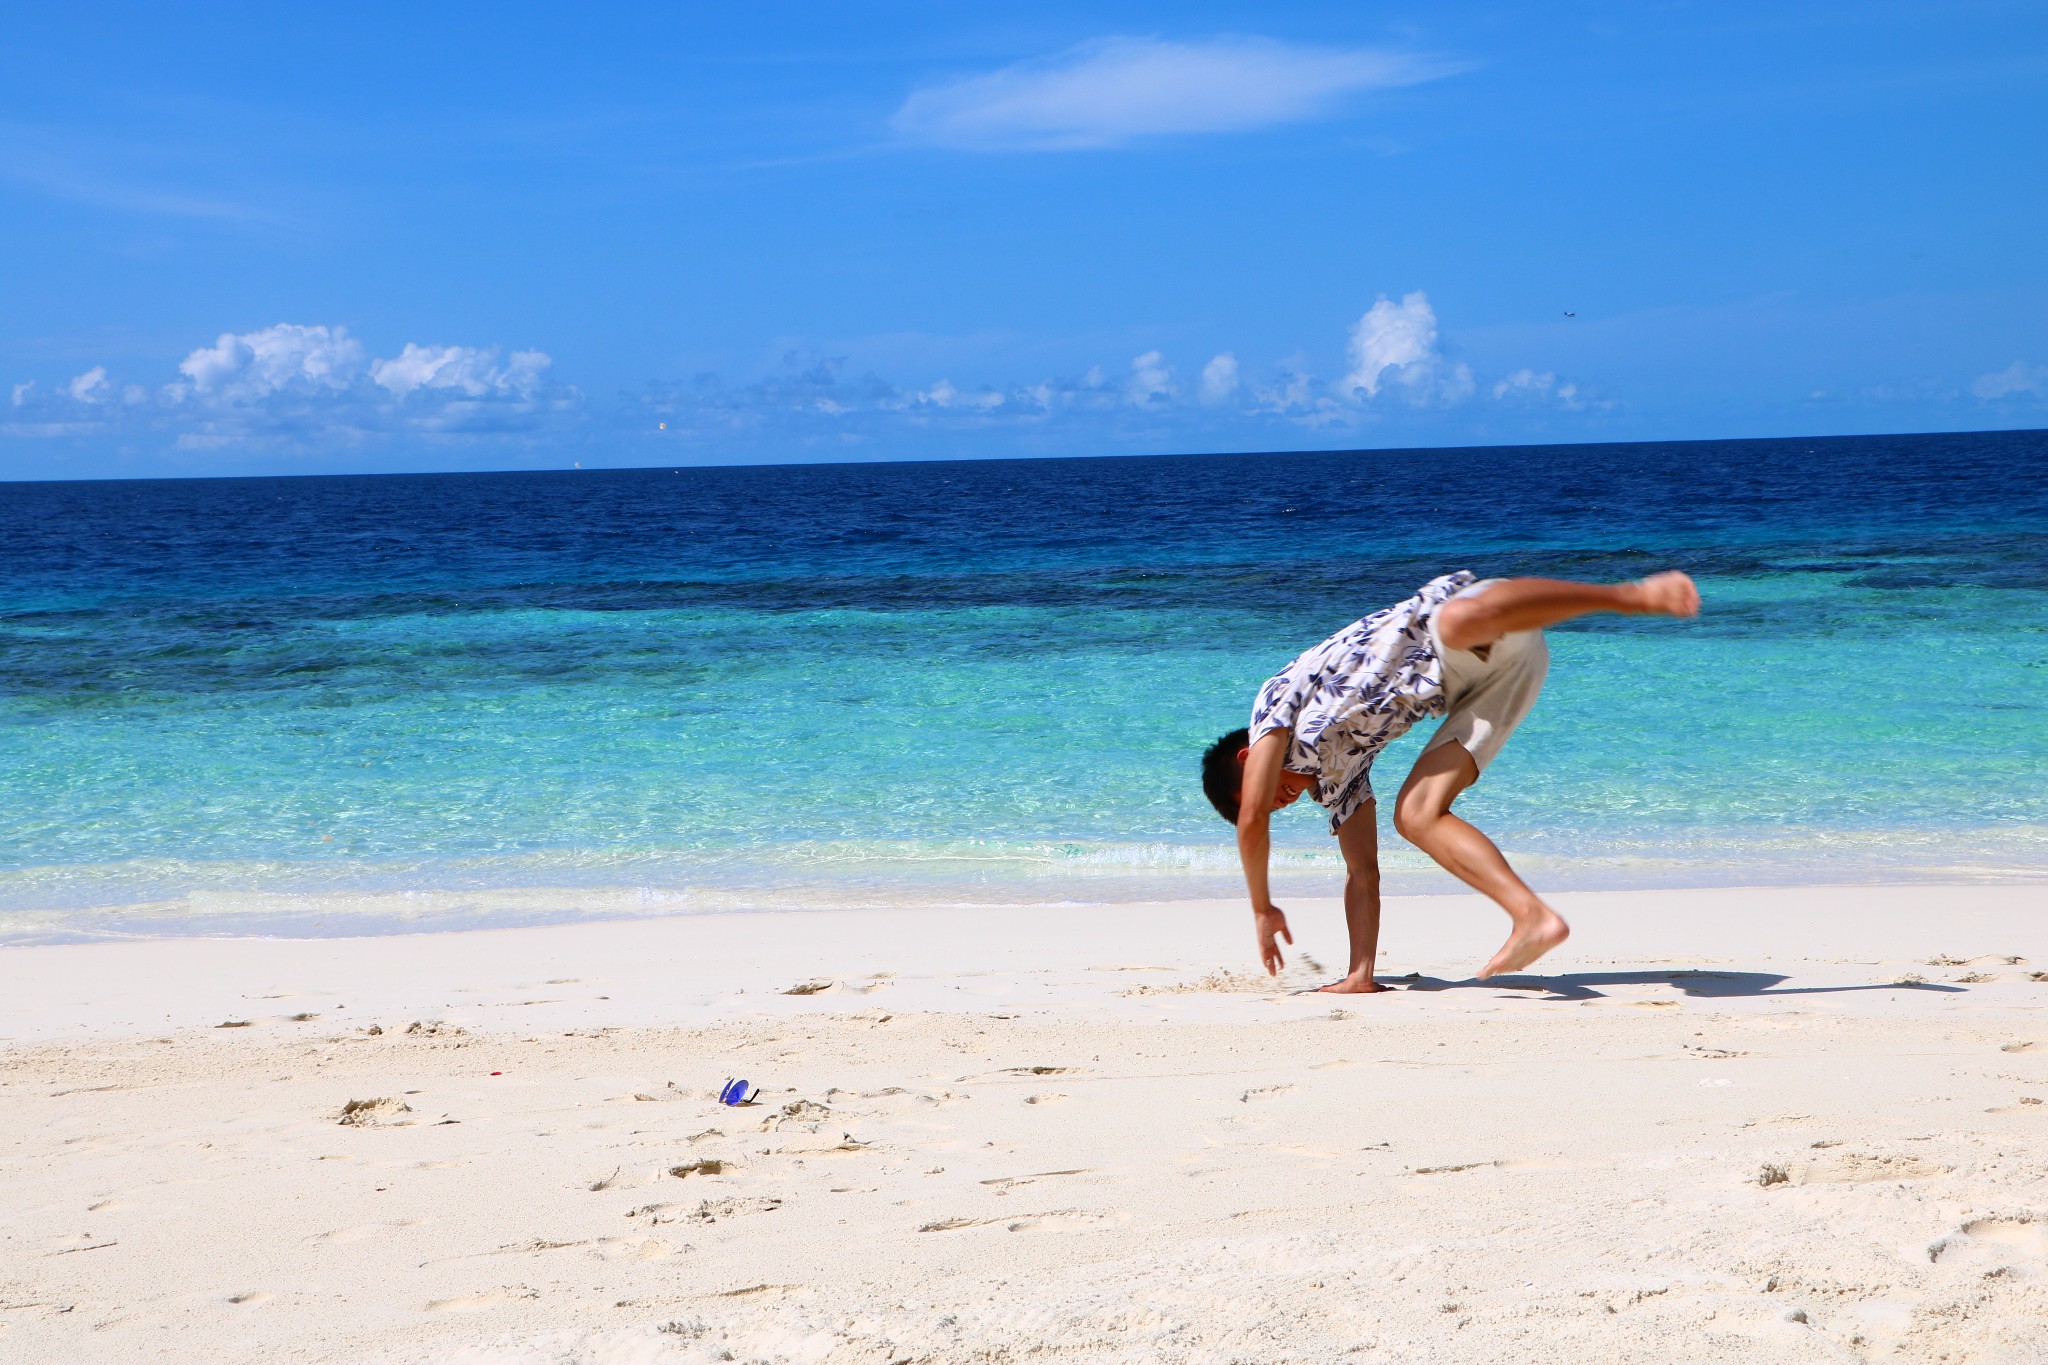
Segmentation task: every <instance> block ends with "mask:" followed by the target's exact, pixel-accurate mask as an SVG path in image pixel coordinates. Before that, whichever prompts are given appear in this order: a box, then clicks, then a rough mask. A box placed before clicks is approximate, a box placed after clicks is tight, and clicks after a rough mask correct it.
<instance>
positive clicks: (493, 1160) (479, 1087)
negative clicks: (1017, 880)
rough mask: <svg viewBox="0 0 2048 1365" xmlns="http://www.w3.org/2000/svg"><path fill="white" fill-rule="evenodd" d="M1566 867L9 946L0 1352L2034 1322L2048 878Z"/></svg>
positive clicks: (1106, 1340)
mask: <svg viewBox="0 0 2048 1365" xmlns="http://www.w3.org/2000/svg"><path fill="white" fill-rule="evenodd" d="M1558 903H1559V904H1560V906H1561V907H1562V908H1563V909H1565V911H1566V913H1567V914H1568V915H1570V916H1571V917H1572V919H1573V921H1574V924H1575V927H1576V929H1577V935H1576V936H1575V937H1574V939H1573V940H1572V942H1571V943H1569V944H1568V945H1566V948H1565V950H1564V951H1562V952H1560V953H1559V954H1557V955H1555V956H1554V957H1553V958H1552V959H1551V960H1549V961H1547V962H1545V963H1544V964H1542V967H1543V970H1544V972H1545V973H1546V975H1545V976H1542V977H1536V976H1531V977H1525V978H1517V979H1516V980H1515V981H1512V982H1509V983H1505V984H1501V983H1488V984H1479V983H1474V982H1472V981H1470V980H1469V972H1470V970H1471V968H1472V966H1473V965H1474V964H1476V963H1478V962H1481V961H1483V960H1484V959H1485V957H1486V956H1487V955H1488V953H1490V952H1491V951H1492V949H1493V947H1494V946H1495V944H1496V942H1497V940H1498V939H1499V938H1500V936H1501V934H1502V932H1503V930H1504V921H1503V920H1502V918H1501V917H1500V916H1499V915H1498V913H1497V912H1494V911H1492V910H1491V909H1489V908H1487V907H1486V906H1484V905H1483V904H1481V903H1479V902H1477V901H1476V900H1471V899H1466V898H1449V897H1445V898H1415V899H1410V900H1403V901H1395V902H1392V903H1390V904H1389V906H1388V925H1389V927H1388V932H1387V941H1388V952H1387V955H1386V957H1385V958H1384V959H1383V962H1382V968H1383V973H1384V974H1385V975H1386V976H1390V977H1391V976H1397V975H1400V974H1404V973H1408V972H1417V973H1420V977H1419V979H1417V980H1415V981H1412V982H1409V983H1407V988H1406V989H1404V990H1402V991H1401V992H1399V993H1396V994H1390V995H1383V996H1378V997H1371V998H1365V999H1344V1000H1337V999H1333V998H1330V997H1309V996H1287V995H1284V994H1279V993H1277V992H1275V991H1273V990H1272V989H1271V988H1270V987H1268V986H1266V985H1265V984H1263V983H1262V982H1260V981H1259V980H1257V979H1255V978H1251V977H1249V976H1248V975H1236V976H1230V975H1224V973H1226V972H1229V973H1239V974H1243V973H1247V972H1248V970H1249V969H1250V966H1251V960H1252V945H1251V935H1250V928H1249V922H1248V921H1249V916H1248V915H1246V914H1245V912H1244V911H1243V910H1242V909H1241V908H1240V907H1239V906H1237V905H1235V904H1208V903H1204V904H1192V905H1181V906H1115V907H1100V908H1085V909H1083V908H1061V909H1041V910H1017V911H986V912H981V911H976V912H966V911H931V912H923V911H920V912H909V911H905V912H900V913H889V914H872V913H862V914H842V915H824V914H787V915H748V916H742V915H730V916H704V917H697V918H686V919H670V920H660V921H643V922H637V923H616V924H600V925H579V926H574V927H565V928H557V929H526V930H516V931H508V932H503V933H473V934H452V935H423V936H417V937H408V938H385V939H356V940H329V941H314V942H266V941H250V940H233V941H183V942H179V941H169V942H151V943H131V944H112V945H96V946H90V947H77V948H70V947H61V948H57V947H52V948H26V949H13V950H0V1038H5V1039H6V1040H7V1041H5V1042H4V1043H0V1359H4V1360H6V1361H8V1362H10V1365H11V1362H16V1361H19V1362H25V1363H27V1362H46V1361H47V1362H57V1361H64V1362H70V1361H93V1362H123V1361H180V1362H183V1361H192V1362H208V1365H213V1363H215V1362H235V1361H266V1362H267V1361H283V1360H304V1361H321V1362H341V1361H349V1362H363V1361H379V1362H387V1361H388V1362H428V1361H437V1362H438V1361H448V1362H456V1361H459V1362H522V1363H523V1362H533V1363H534V1365H539V1363H540V1362H549V1363H550V1365H563V1363H567V1362H575V1363H577V1365H626V1363H627V1362H634V1363H636V1365H637V1363H638V1362H697V1361H717V1360H741V1361H748V1360H759V1361H806V1362H816V1361H850V1362H874V1363H875V1365H883V1362H926V1361H1024V1360H1071V1361H1077V1362H1078V1361H1089V1362H1094V1361H1132V1362H1137V1361H1214V1362H1226V1361H1244V1362H1261V1363H1263V1362H1282V1361H1335V1360H1358V1361H1411V1362H1430V1363H1431V1365H1437V1363H1439V1362H1466V1361H1469V1362H1475V1363H1477V1362H1485V1363H1486V1365H1497V1363H1498V1362H1504V1361H1518V1362H1519V1361H1559V1362H1566V1361H1569V1362H1590V1361H1640V1362H1646V1363H1647V1362H1657V1365H1667V1363H1668V1362H1675V1361H1726V1362H1731V1363H1732V1362H1742V1363H1743V1365H1751V1363H1753V1362H1761V1361H1770V1362H1778V1361H1787V1362H1791V1361H1808V1360H1811V1361H1848V1360H1862V1359H1873V1360H1874V1359H1888V1360H1913V1361H1920V1360H1927V1361H1933V1360H1941V1359H1946V1360H1950V1361H1956V1362H1962V1361H1974V1362H2038V1361H2041V1360H2044V1359H2048V1103H2043V1101H2048V980H2036V979H2034V973H2037V972H2042V971H2043V970H2044V969H2048V913H2044V912H2048V890H2044V889H2042V888H2040V887H2034V886H2003V887H1998V886H1984V887H1957V888H1928V887H1914V888H1910V889H1890V890H1885V889H1862V888H1859V889H1833V890H1830V889H1820V890H1811V889H1809V890H1769V891H1714V892H1658V893H1634V894H1614V895H1581V896H1563V897H1559V898H1558ZM1290 910H1291V912H1292V915H1293V918H1294V922H1295V927H1296V930H1297V936H1298V938H1299V939H1300V940H1301V947H1302V948H1303V949H1305V950H1306V951H1307V952H1308V953H1309V954H1311V955H1312V956H1314V957H1316V958H1320V959H1321V960H1322V961H1323V962H1325V963H1335V962H1337V961H1339V960H1340V959H1341V956H1342V930H1341V927H1340V924H1339V919H1338V915H1337V911H1336V909H1335V907H1334V906H1333V905H1330V904H1327V903H1323V904H1311V903H1301V904H1299V905H1296V906H1291V907H1290ZM2016 958H2017V959H2030V961H2013V960H2011V959H2016ZM1909 977H1917V978H1921V979H1923V980H1922V981H1920V982H1917V983H1916V982H1914V981H1912V980H1910V979H1909ZM813 979H816V980H820V981H829V982H832V983H835V984H832V985H830V986H829V987H828V988H826V989H824V990H821V991H818V992H816V993H813V994H807V995H800V996H792V995H784V994H780V993H779V992H780V991H782V990H784V989H786V988H788V987H790V986H793V985H795V984H797V983H799V982H804V981H809V980H813ZM1902 981H1903V982H1905V984H1895V983H1900V982H1902ZM1289 984H1292V982H1290V983H1289ZM295 1016H307V1017H295ZM231 1020H232V1021H248V1024H247V1026H246V1027H236V1028H217V1027H215V1026H216V1025H219V1024H222V1023H224V1022H227V1021H231ZM416 1022H417V1023H419V1024H420V1025H422V1027H421V1028H420V1029H419V1030H418V1031H411V1026H412V1025H413V1024H414V1023H416ZM373 1025H374V1026H376V1027H378V1028H380V1029H381V1030H382V1032H381V1033H377V1034H371V1033H370V1032H368V1029H369V1028H370V1027H371V1026H373ZM735 1074H744V1075H745V1076H747V1077H748V1078H750V1079H752V1080H753V1081H755V1082H758V1083H759V1084H760V1085H761V1086H762V1087H763V1093H762V1097H761V1101H760V1103H759V1104H758V1105H756V1106H752V1107H748V1108H743V1109H737V1110H728V1109H722V1108H720V1107H719V1106H718V1105H717V1104H716V1103H715V1102H714V1101H713V1100H712V1099H711V1092H712V1091H713V1090H714V1089H715V1088H716V1087H717V1085H718V1083H719V1082H720V1080H722V1079H723V1078H724V1077H726V1076H727V1075H735ZM352 1100H356V1101H375V1100H384V1101H389V1103H385V1104H380V1105H373V1106H370V1107H369V1108H368V1109H366V1110H364V1111H363V1112H362V1115H361V1117H362V1119H363V1121H362V1122H359V1123H354V1124H348V1125H344V1124H342V1123H341V1122H339V1121H338V1119H339V1118H340V1116H341V1115H342V1113H343V1109H344V1106H345V1105H347V1104H348V1102H350V1101H352ZM707 1160H708V1161H712V1162H716V1163H718V1166H717V1169H716V1170H715V1171H706V1170H703V1169H698V1170H695V1171H692V1172H691V1173H688V1174H676V1173H675V1172H677V1171H686V1170H689V1168H691V1167H692V1166H694V1165H695V1164H696V1163H700V1162H704V1161H707ZM1767 1171H1768V1172H1769V1175H1768V1176H1766V1172H1767ZM1766 1179H1768V1180H1769V1182H1770V1183H1768V1184H1767V1183H1765V1180H1766Z"/></svg>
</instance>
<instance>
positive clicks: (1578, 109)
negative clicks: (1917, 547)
mask: <svg viewBox="0 0 2048 1365" xmlns="http://www.w3.org/2000/svg"><path fill="white" fill-rule="evenodd" d="M8 27H9V37H8V41H7V43H6V45H5V48H4V50H0V75H4V79H0V206H4V212H0V252H4V256H0V259H4V260H5V261H6V266H5V268H4V272H0V280H4V290H0V304H4V306H0V386H4V389H0V400H6V403H7V405H6V406H5V407H4V408H0V478H52V477H57V478H63V477H96V476H106V475H121V476H137V475H159V474H244V473H249V474H253V473H277V472H297V471H303V472H332V471H342V470H395V469H464V468H520V467H561V466H564V465H567V464H570V463H572V462H578V461H580V462H582V463H583V464H585V465H586V466H592V467H594V466H598V465H608V464H624V465H646V464H662V463H670V464H685V463H706V462H723V461H757V460H822V459H893V458H930V457H936V456H969V457H978V456H1009V455H1035V454H1060V455H1089V454H1113V453H1135V452H1157V451H1179V450H1286V449H1307V448H1331V447H1346V448H1348V447H1398V446H1408V445H1446V444H1468V443H1501V442H1522V441H1571V440H1626V439H1657V438H1680V437H1714V436H1746V435H1778V434H1803V433H1834V432H1845V433H1846V432H1862V431H1906V430H1935V429H1944V430H1945V429H1968V428H1980V427H2015V426H2044V425H2048V250H2044V244H2048V174H2044V172H2048V8H2044V7H2043V6H2041V5H2040V4H2039V3H1971V2H1970V0H1943V3H1913V4H1907V3H1889V2H1888V0H1860V2H1859V3H1812V2H1809V0H1776V2H1775V3H1755V4H1749V3H1715V4H1705V3H1702V4H1655V3H1643V2H1642V0H1634V2H1633V3H1559V4H1549V5H1530V4H1526V3H1523V4H1510V3H1500V4H1484V3H1469V4H1436V5H1426V6H1425V5H1406V6H1396V5H1385V4H1372V3H1357V0H1351V2H1350V3H1341V4H1269V5H1261V6H1247V5H1242V4H1239V5H1230V6H1226V5H1217V4H1204V3H1198V2H1192V0H1182V3H1176V4H1172V5H1165V4H1159V5H1146V4H1116V3H1103V2H1101V0H1097V2H1096V3H1090V4H1085V5H1082V4H1063V3H1055V2H1051V0H1038V3H1033V4H1029V5H1007V4H994V3H991V4H983V5H976V6H959V5H951V4H947V5H940V4H896V5H859V4H781V5H765V6H759V7H744V6H738V7H736V6H713V5H694V4H693V5H680V4H677V5H652V4H647V5H608V6H564V5H558V4H550V5H538V4H517V3H499V4H492V5H480V4H479V5H462V4H450V5H444V6H433V7H421V6H397V5H359V6H353V7H349V8H348V9H346V10H345V11H342V10H334V9H332V8H330V7H308V6H279V5H268V4H266V5H235V4H213V5H208V6H203V7H202V6H163V5H132V6H131V5H110V4H92V3H74V4H67V5H38V6H16V7H12V9H11V11H10V16H9V21H8Z"/></svg>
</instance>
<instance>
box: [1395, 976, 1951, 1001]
mask: <svg viewBox="0 0 2048 1365" xmlns="http://www.w3.org/2000/svg"><path fill="white" fill-rule="evenodd" d="M1789 980H1791V978H1790V977H1786V976H1780V975H1777V974H1776V973H1773V972H1708V971H1672V972H1565V973H1562V974H1561V975H1558V976H1530V975H1527V974H1522V975H1517V976H1496V977H1489V978H1488V979H1487V980H1485V981H1481V980H1479V979H1478V978H1477V977H1467V978H1466V979H1465V980H1463V981H1446V980H1444V979H1443V978H1442V977H1437V976H1423V975H1421V974H1420V973H1410V974H1409V975H1407V976H1396V977H1383V978H1381V981H1382V984H1385V985H1390V986H1396V987H1399V988H1401V989H1403V990H1411V991H1461V990H1466V991H1468V990H1488V991H1492V990H1509V991H1542V992H1545V994H1544V995H1543V996H1541V997H1540V998H1542V999H1546V1000H1599V999H1604V998H1605V997H1606V994H1607V992H1605V991H1603V990H1601V989H1600V987H1602V986H1676V987H1677V988H1678V989H1679V990H1680V991H1681V992H1683V993H1684V994H1686V995H1690V996H1695V997H1705V998H1708V999H1716V998H1722V997H1727V996H1737V995H1833V994H1836V993H1838V992H1842V991H1940V992H1943V993H1945V994H1955V993H1961V992H1964V991H1965V988H1964V987H1962V986H1948V985H1942V984H1940V983H1938V982H1932V981H1879V982H1873V983H1871V984H1869V985H1862V986H1787V985H1785V984H1784V983H1785V982H1786V981H1789Z"/></svg>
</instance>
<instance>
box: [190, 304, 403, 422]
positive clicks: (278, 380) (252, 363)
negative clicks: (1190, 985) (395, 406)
mask: <svg viewBox="0 0 2048 1365" xmlns="http://www.w3.org/2000/svg"><path fill="white" fill-rule="evenodd" d="M362 364H363V347H362V344H361V343H360V342H358V341H357V340H356V339H355V338H354V337H352V336H350V335H349V334H348V329H347V328H346V327H299V326H295V325H293V324H291V323H288V322H281V323H279V324H278V325H277V326H275V327H266V328H264V329H263V330H262V331H260V332H242V333H235V332H222V333H221V334H220V339H219V340H218V341H216V342H214V343H213V345H211V346H202V347H200V348H199V349H198V350H196V351H194V352H192V354H190V355H188V356H186V357H185V359H184V361H183V363H181V364H180V365H179V366H178V369H179V370H180V371H181V372H182V373H183V374H184V375H185V376H186V377H187V378H188V379H190V380H191V381H192V383H191V391H192V392H194V393H197V394H199V395H201V396H204V397H208V398H213V399H216V400H224V401H229V402H235V401H249V400H253V399H261V398H265V397H268V396H269V395H271V394H274V393H281V392H306V391H320V390H327V391H337V390H341V389H346V388H348V387H349V385H351V384H352V383H354V382H355V380H356V378H357V376H358V375H359V374H360V373H361V371H362ZM175 389H176V391H175V392H174V393H173V394H172V395H171V396H172V397H174V398H182V397H184V396H185V394H184V386H182V385H179V386H175Z"/></svg>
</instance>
